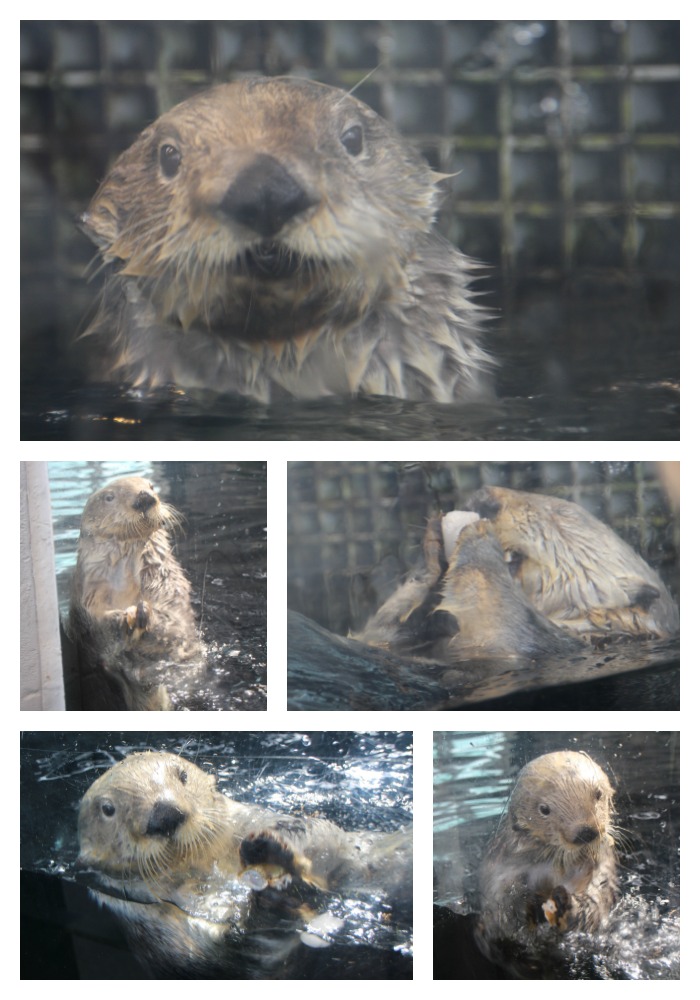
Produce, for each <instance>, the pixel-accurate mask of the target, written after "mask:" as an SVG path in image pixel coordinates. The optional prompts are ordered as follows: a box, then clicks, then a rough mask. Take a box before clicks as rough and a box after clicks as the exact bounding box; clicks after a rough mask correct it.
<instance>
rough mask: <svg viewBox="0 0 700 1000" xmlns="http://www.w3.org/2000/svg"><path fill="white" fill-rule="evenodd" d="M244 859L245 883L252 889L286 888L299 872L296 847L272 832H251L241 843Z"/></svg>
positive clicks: (241, 855)
mask: <svg viewBox="0 0 700 1000" xmlns="http://www.w3.org/2000/svg"><path fill="white" fill-rule="evenodd" d="M239 853H240V859H241V864H242V865H243V868H244V869H245V871H244V876H243V877H244V880H245V881H246V882H247V883H248V885H250V887H251V888H252V889H256V890H260V889H265V888H267V887H268V886H269V887H270V888H273V889H283V888H285V887H286V886H287V885H289V883H290V882H291V881H292V878H293V876H294V875H295V874H296V872H297V867H298V866H297V859H296V855H295V854H294V851H293V850H292V848H291V847H290V846H289V844H287V843H286V842H285V841H284V840H282V839H281V838H280V837H277V836H276V835H275V834H274V833H271V832H270V831H269V830H263V831H260V832H255V833H249V834H248V836H247V837H246V838H245V839H244V840H243V841H242V842H241V846H240V852H239Z"/></svg>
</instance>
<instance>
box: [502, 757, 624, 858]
mask: <svg viewBox="0 0 700 1000" xmlns="http://www.w3.org/2000/svg"><path fill="white" fill-rule="evenodd" d="M612 811H613V789H612V786H611V785H610V782H609V780H608V777H607V775H606V774H605V772H604V771H603V770H602V768H600V767H599V766H598V765H597V764H596V763H595V761H593V760H591V758H590V757H589V756H588V754H586V753H579V752H575V751H569V750H563V751H558V752H556V753H548V754H544V755H543V756H542V757H537V758H535V760H532V761H530V763H529V764H526V765H525V767H524V768H523V769H522V771H521V772H520V774H519V775H518V780H517V782H516V785H515V788H514V789H513V794H512V796H511V799H510V802H509V805H508V821H509V822H510V824H511V827H512V829H513V830H514V831H515V832H516V833H521V834H523V835H524V836H525V837H526V838H527V839H532V840H535V841H537V844H538V846H539V847H545V848H547V849H549V850H551V851H552V853H557V852H560V851H564V852H566V853H568V852H577V851H578V852H581V853H582V854H587V853H591V852H593V853H595V850H596V848H597V846H598V845H599V844H600V843H601V841H603V840H605V841H607V842H611V840H612V837H611V832H610V829H611V815H612Z"/></svg>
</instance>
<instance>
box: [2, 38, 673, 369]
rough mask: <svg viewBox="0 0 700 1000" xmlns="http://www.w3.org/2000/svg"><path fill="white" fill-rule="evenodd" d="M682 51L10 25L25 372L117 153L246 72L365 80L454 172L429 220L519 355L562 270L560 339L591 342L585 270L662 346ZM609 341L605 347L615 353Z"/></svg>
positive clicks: (48, 339) (69, 285) (78, 277)
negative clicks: (180, 107)
mask: <svg viewBox="0 0 700 1000" xmlns="http://www.w3.org/2000/svg"><path fill="white" fill-rule="evenodd" d="M678 62H679V22H677V21H630V22H627V21H573V22H571V21H537V22H510V21H457V22H446V21H440V22H438V21H420V22H414V21H399V22H383V21H290V22H274V21H230V22H203V21H194V22H185V21H176V22H166V21H162V22H147V21H138V22H128V21H112V22H109V21H94V22H92V21H65V22H60V21H55V22H42V21H25V22H22V26H21V109H22V116H21V154H22V175H21V176H22V221H23V225H22V237H23V239H22V264H23V272H22V273H23V282H24V297H23V317H22V318H23V327H24V334H25V337H26V338H27V340H26V342H27V344H28V346H29V348H30V350H29V352H28V358H29V361H28V364H30V365H31V364H32V363H39V361H40V360H41V359H42V358H44V359H45V358H46V356H47V354H49V355H50V356H51V357H52V359H53V360H54V362H55V360H56V357H57V350H56V349H62V348H63V347H64V346H65V341H66V339H67V338H71V339H72V337H73V334H74V333H75V330H76V327H77V326H78V325H79V323H80V320H81V318H82V317H83V315H84V313H85V311H86V309H87V308H88V305H89V303H90V301H91V299H92V298H93V297H94V295H95V291H94V289H89V288H88V287H87V286H86V283H85V281H84V268H85V266H86V264H87V263H88V261H89V259H90V257H91V249H90V248H89V247H88V245H87V243H86V241H85V240H84V239H83V237H81V236H79V234H78V233H77V232H76V231H75V227H74V223H73V219H74V217H75V215H76V213H78V212H79V211H81V210H82V209H84V208H85V206H86V205H87V203H88V201H89V199H90V197H91V195H92V194H93V193H94V191H95V189H96V187H97V184H98V182H99V180H100V179H101V178H102V177H103V176H104V175H105V172H106V170H107V168H108V165H109V164H110V163H111V162H112V161H113V159H114V157H115V155H116V154H117V153H118V152H120V151H121V150H123V149H124V148H126V146H128V145H129V143H130V142H131V141H132V139H133V138H134V136H135V135H136V133H137V132H139V131H140V130H141V129H142V128H143V127H144V126H145V125H146V124H148V123H149V122H150V121H152V120H153V119H154V118H155V117H157V115H158V114H160V113H161V112H163V111H164V110H166V109H167V108H169V107H170V106H172V105H173V104H174V103H176V102H177V101H179V100H181V99H183V98H184V97H186V96H188V95H189V94H191V93H193V92H195V91H198V90H201V89H203V88H204V87H206V86H208V85H210V84H212V83H216V82H221V81H224V80H229V79H232V78H235V77H236V76H238V75H240V74H250V73H254V74H255V73H264V74H279V73H285V74H296V75H306V76H311V77H314V78H316V79H319V80H321V81H324V82H327V83H331V84H335V85H337V86H340V87H344V88H349V87H354V86H356V85H358V84H359V86H358V89H357V91H356V94H357V96H358V97H360V98H361V99H362V100H364V101H365V102H366V103H368V104H370V105H371V106H373V107H374V108H375V109H376V110H377V111H379V112H380V113H381V114H383V115H384V116H385V117H387V118H389V119H390V120H391V121H393V122H394V123H395V124H396V125H397V127H398V128H399V129H400V130H401V131H402V132H403V133H404V134H406V135H408V136H410V137H411V138H412V139H414V140H415V142H416V143H417V144H418V145H419V146H420V147H421V148H422V149H423V150H424V152H425V154H426V155H427V157H428V159H429V160H430V161H431V163H432V164H433V165H434V166H435V167H436V168H437V169H439V170H442V171H444V172H446V173H449V174H454V175H455V176H453V178H452V180H451V182H450V189H449V195H448V197H447V200H446V202H445V205H444V208H443V214H442V219H441V226H442V227H443V229H444V231H445V232H446V233H447V234H448V235H449V236H450V238H451V239H453V241H454V242H456V243H457V244H458V245H459V246H460V247H461V248H462V249H464V250H465V251H466V252H467V253H469V254H471V255H472V256H475V257H477V258H479V259H482V260H484V261H486V262H488V263H489V264H492V265H495V270H494V275H496V276H498V278H495V279H492V281H493V280H496V281H501V282H502V287H501V288H500V290H497V294H496V296H495V301H497V302H498V304H499V306H500V305H502V306H503V310H504V315H503V316H502V322H501V323H500V325H499V334H500V335H501V336H502V337H503V338H504V340H505V341H507V342H510V343H513V341H515V342H517V340H518V338H520V339H525V340H526V341H528V343H529V345H530V347H532V345H533V344H534V345H537V343H538V342H539V340H541V339H542V337H543V336H544V335H545V331H547V330H549V329H550V328H552V329H555V328H556V326H557V324H558V325H559V327H561V325H562V312H561V308H560V306H557V305H552V303H551V301H550V300H549V299H548V297H547V295H548V291H549V292H551V290H552V288H555V287H556V288H558V289H561V287H562V283H564V285H565V286H566V287H569V288H570V287H571V282H572V279H573V281H574V285H575V288H576V299H577V304H578V305H579V306H580V307H581V309H582V310H583V316H581V317H578V312H579V310H578V309H577V310H575V312H576V317H577V318H578V323H576V322H573V321H572V322H568V323H567V324H566V325H567V327H568V329H567V330H566V341H567V351H569V352H571V351H572V349H573V348H572V337H573V338H574V340H576V339H577V338H579V339H582V340H583V341H584V342H585V344H586V345H589V346H590V342H591V338H592V337H595V334H596V331H595V330H594V329H592V326H593V323H594V320H595V318H592V317H591V315H590V313H589V312H588V311H587V309H588V307H589V305H590V302H589V300H590V288H591V282H593V283H594V284H595V288H596V294H597V295H598V296H600V295H601V294H603V295H605V296H607V300H606V302H605V304H604V310H605V314H606V316H607V315H608V314H609V313H610V311H613V312H615V311H616V310H620V311H621V312H623V313H625V314H626V315H625V319H626V322H629V302H630V301H631V300H633V301H634V302H636V303H637V307H636V308H637V309H639V305H638V303H639V300H640V295H641V298H642V299H645V300H646V302H647V303H648V305H649V309H650V310H651V312H652V313H653V324H652V327H653V329H652V330H651V332H650V331H649V330H648V329H646V330H645V331H643V332H644V333H645V336H646V337H647V338H648V337H651V338H652V339H654V338H666V340H668V337H669V329H670V328H673V327H674V324H675V322H676V302H677V275H678V216H679V180H678V177H679V168H678V147H679V140H678V129H679V90H678V87H679V83H678V81H679V65H678ZM368 73H371V75H370V76H369V77H368V78H367V79H366V80H365V81H364V82H361V81H363V80H364V78H365V76H366V75H367V74H368ZM567 283H568V284H567ZM601 289H607V292H602V291H601ZM611 289H612V291H611ZM631 289H632V290H633V293H634V294H632V292H631ZM516 316H517V322H516V321H515V319H514V317H516ZM645 317H646V312H645ZM569 320H571V316H569ZM572 327H573V329H572ZM634 334H635V338H636V341H635V343H636V346H637V347H638V346H639V345H638V341H639V336H640V330H639V329H635V330H634ZM603 335H605V338H606V344H607V349H608V351H609V353H610V356H612V355H614V354H615V353H616V352H623V353H624V352H628V351H629V344H628V343H627V341H626V340H625V339H624V338H622V343H619V342H618V341H619V339H620V338H618V337H615V338H614V342H615V344H616V346H615V347H613V346H612V344H611V342H610V341H611V338H609V336H608V331H601V337H602V336H603ZM555 340H556V330H555ZM655 343H656V342H655ZM552 346H553V345H552V339H551V337H548V350H549V351H550V352H551V351H552ZM656 346H658V345H656ZM52 347H53V348H54V350H53V351H52V350H51V348H52ZM34 348H36V349H37V351H38V354H36V353H35V354H33V353H32V351H33V349H34ZM554 348H556V344H554ZM624 360H625V359H624V358H622V359H621V360H620V363H621V364H624ZM657 374H658V372H657Z"/></svg>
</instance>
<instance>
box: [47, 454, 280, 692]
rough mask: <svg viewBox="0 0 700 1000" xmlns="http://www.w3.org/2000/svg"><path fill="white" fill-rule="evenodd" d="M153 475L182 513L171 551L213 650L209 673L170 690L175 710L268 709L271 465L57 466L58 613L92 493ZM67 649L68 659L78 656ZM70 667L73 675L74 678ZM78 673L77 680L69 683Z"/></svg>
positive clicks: (52, 473)
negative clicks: (268, 472) (113, 482)
mask: <svg viewBox="0 0 700 1000" xmlns="http://www.w3.org/2000/svg"><path fill="white" fill-rule="evenodd" d="M126 475H139V476H144V477H145V478H148V479H151V480H152V481H153V483H154V485H155V487H156V489H157V490H158V491H159V493H160V495H161V497H162V498H163V499H164V500H166V501H167V502H168V503H170V504H172V505H173V506H174V507H175V508H176V509H177V510H178V511H179V512H180V513H181V514H183V515H184V518H185V520H184V523H183V527H182V530H180V531H177V532H175V533H174V535H173V542H174V551H175V554H176V556H177V558H178V560H179V562H180V563H181V565H182V566H183V568H184V570H185V572H186V574H187V576H188V578H189V580H190V583H191V584H192V603H193V606H194V609H195V615H196V618H197V622H198V624H199V625H200V627H201V630H202V637H203V639H204V642H205V644H206V650H207V654H206V675H205V678H204V680H203V681H201V680H198V681H197V684H196V685H189V686H188V683H187V681H186V679H184V674H183V680H182V682H181V683H180V684H179V686H175V687H174V688H173V690H172V692H171V694H172V700H173V703H174V705H175V707H176V708H185V707H187V708H200V709H209V710H224V709H233V710H237V711H241V710H264V709H265V706H266V646H267V638H266V637H267V611H266V599H267V549H266V531H267V528H266V521H267V478H266V467H265V463H264V462H142V463H140V464H139V463H136V462H130V463H126V462H51V463H49V477H50V486H51V499H52V506H53V514H54V542H55V553H56V575H57V587H58V597H59V609H60V614H61V617H62V619H64V620H65V616H66V615H67V612H68V606H69V602H70V587H71V578H72V573H73V567H74V565H75V557H76V550H77V542H78V535H79V531H80V517H81V514H82V511H83V507H84V506H85V502H86V500H87V498H88V496H89V495H90V494H91V493H93V492H94V491H95V490H97V489H101V488H102V487H103V486H105V485H106V484H107V483H108V482H110V481H111V480H113V479H116V478H119V477H121V476H126ZM72 652H73V651H72V650H71V648H70V645H68V646H67V649H66V652H64V662H65V661H66V660H67V659H68V658H69V657H70V656H71V655H72ZM65 666H66V671H67V675H68V678H69V679H68V683H67V698H68V702H69V704H68V707H69V708H80V707H81V705H80V690H79V687H80V685H79V681H78V679H77V677H76V676H75V668H74V667H73V668H71V666H70V664H68V663H65ZM71 671H72V673H71ZM71 676H72V680H71Z"/></svg>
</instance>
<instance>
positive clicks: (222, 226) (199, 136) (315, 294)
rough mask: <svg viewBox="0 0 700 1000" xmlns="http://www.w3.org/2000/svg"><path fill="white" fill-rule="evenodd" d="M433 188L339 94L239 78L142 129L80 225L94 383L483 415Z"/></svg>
mask: <svg viewBox="0 0 700 1000" xmlns="http://www.w3.org/2000/svg"><path fill="white" fill-rule="evenodd" d="M441 179H442V176H441V175H439V174H436V173H434V172H433V171H431V170H430V168H429V167H428V165H427V163H426V162H425V161H424V160H423V159H422V158H421V157H420V156H419V155H418V154H417V153H415V152H414V151H413V150H412V149H411V148H410V146H409V145H408V144H407V143H406V142H405V141H404V140H403V139H401V137H400V136H399V135H398V134H397V133H396V132H394V130H393V129H392V128H391V126H390V125H389V124H388V123H387V122H385V121H384V120H383V119H381V118H380V117H379V116H378V115H376V114H375V113H374V112H373V111H371V110H370V109H369V108H368V107H367V106H366V105H364V104H362V103H361V102H360V101H358V100H356V99H355V98H354V97H351V96H349V95H347V94H345V93H343V92H342V91H340V90H336V89H334V88H332V87H327V86H324V85H322V84H318V83H313V82H311V81H309V80H301V79H298V80H297V79H284V78H277V79H247V80H242V81H240V82H238V83H231V84H225V85H223V86H220V87H216V88H214V89H213V90H211V91H208V92H206V93H202V94H198V95H196V96H195V97H192V98H190V99H189V100H187V101H185V102H184V103H182V104H180V105H178V106H177V107H175V108H173V109H172V110H171V111H169V112H167V113H166V114H164V115H163V116H162V117H161V118H159V119H158V120H157V121H156V122H155V124H153V125H151V126H150V127H149V128H147V129H146V130H145V131H144V132H143V133H142V134H141V135H140V136H139V138H138V139H137V140H136V142H135V143H134V144H133V146H132V147H131V148H130V149H128V150H127V151H126V152H125V153H123V154H122V155H121V156H120V157H119V159H118V160H117V162H116V163H115V165H114V167H113V168H112V171H111V173H110V174H109V175H108V176H107V178H106V179H105V180H104V181H103V183H102V185H101V186H100V188H99V190H98V192H97V194H96V195H95V197H94V198H93V200H92V202H91V204H90V207H89V209H88V210H87V212H85V213H84V215H83V216H82V218H81V226H82V228H83V230H84V231H85V232H86V233H87V235H88V236H89V237H90V238H91V239H92V241H93V242H94V243H95V244H96V246H97V247H98V249H99V251H100V253H101V255H102V257H103V258H104V261H105V263H106V264H108V265H110V268H111V272H112V273H111V277H109V278H108V280H107V283H106V288H105V294H104V297H103V299H102V302H101V305H100V307H99V311H98V314H97V316H96V318H95V320H94V321H93V323H92V325H91V326H90V328H89V330H88V333H89V334H91V335H95V336H96V338H98V344H97V346H96V353H98V354H99V356H100V357H101V358H102V359H103V360H102V363H101V365H100V366H99V367H98V369H97V374H98V376H99V377H102V378H108V379H111V380H118V381H124V382H127V383H130V384H132V385H146V386H154V385H164V384H168V383H175V384H178V385H182V386H185V387H205V388H208V389H213V390H217V391H224V392H234V393H240V394H243V395H245V396H251V397H254V398H255V399H258V400H261V401H263V402H267V401H269V400H271V399H274V398H277V397H280V396H281V397H285V396H289V395H291V396H296V397H306V398H313V397H319V396H324V395H329V394H349V393H373V394H383V395H391V396H399V397H405V398H415V399H434V400H438V401H453V400H465V399H468V400H475V399H485V398H490V396H491V389H490V385H489V382H490V380H489V377H488V369H489V367H490V362H489V359H488V358H487V356H486V355H485V354H484V352H483V351H482V350H481V348H480V346H479V331H480V327H481V325H482V322H481V317H482V315H483V310H482V308H481V307H480V306H478V305H477V304H476V303H475V302H474V300H473V295H472V293H471V292H470V291H469V290H468V285H469V284H470V283H471V281H472V277H473V272H474V269H475V265H474V264H473V263H472V262H470V261H468V260H467V259H466V258H464V257H462V256H461V255H460V254H459V253H458V252H457V250H456V249H455V248H454V247H452V246H450V245H449V244H448V243H446V242H445V241H444V240H442V239H441V238H440V237H439V236H438V235H436V234H435V233H433V232H432V225H433V220H434V216H435V212H436V208H437V205H438V201H439V192H438V187H437V184H438V182H439V181H440V180H441Z"/></svg>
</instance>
